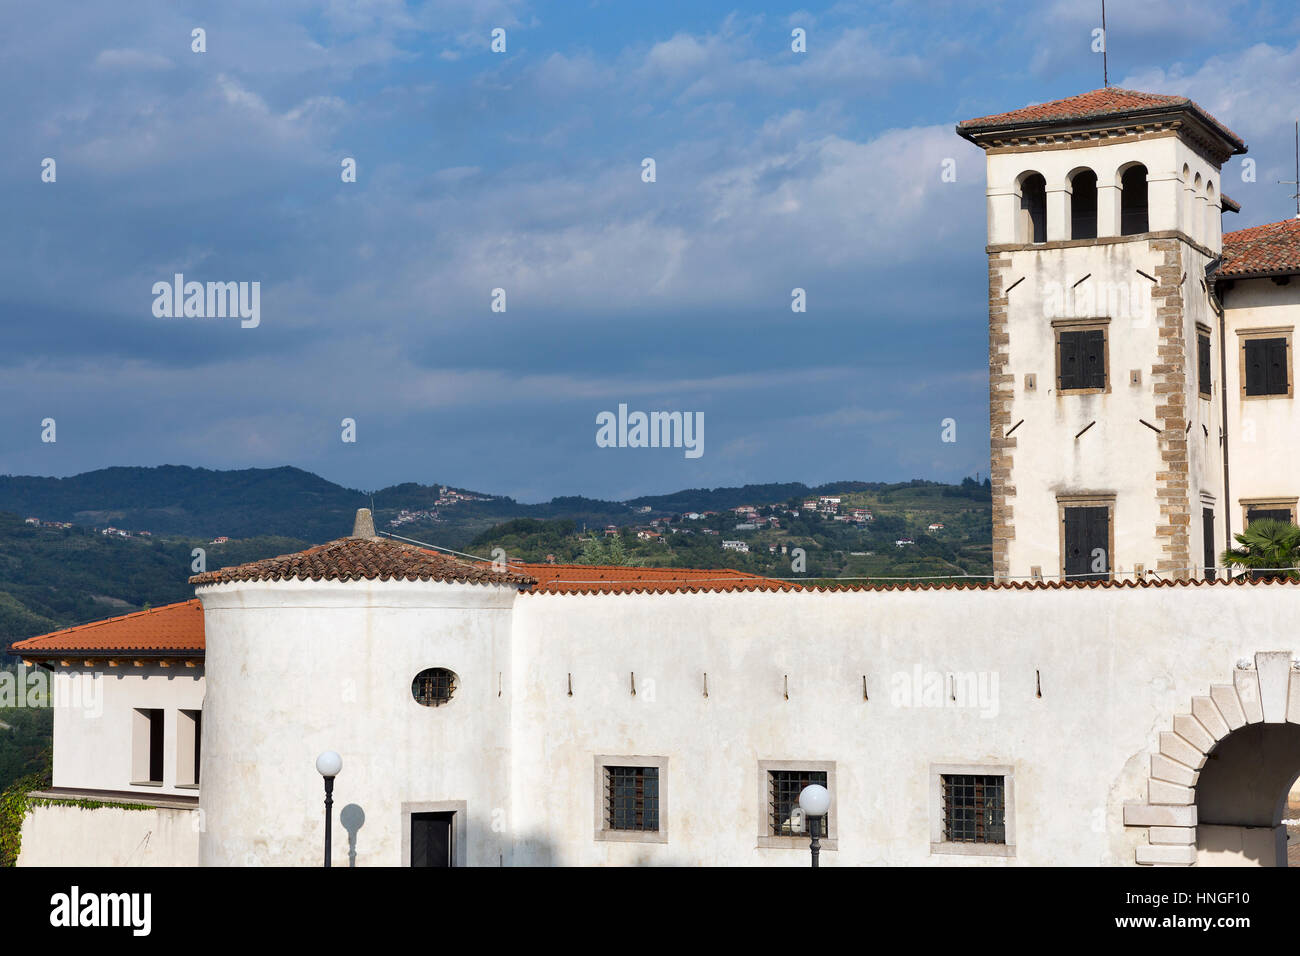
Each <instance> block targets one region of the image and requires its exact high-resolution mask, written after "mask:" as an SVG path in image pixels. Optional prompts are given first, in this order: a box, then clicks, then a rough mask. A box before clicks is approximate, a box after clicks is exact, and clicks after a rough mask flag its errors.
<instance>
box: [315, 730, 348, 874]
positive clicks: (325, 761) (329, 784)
mask: <svg viewBox="0 0 1300 956" xmlns="http://www.w3.org/2000/svg"><path fill="white" fill-rule="evenodd" d="M342 769H343V758H342V757H340V756H339V755H338V754H336V753H335V752H334V751H332V750H327V751H325V752H324V753H323V754H321V755H320V756H319V757H317V758H316V770H317V771H318V772H319V773H320V775H321V776H322V777H324V778H325V868H326V869H329V865H330V823H331V819H330V818H331V817H332V816H333V812H332V811H333V807H334V778H335V777H337V776H338V775H339V771H340V770H342Z"/></svg>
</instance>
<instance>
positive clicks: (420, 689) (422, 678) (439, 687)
mask: <svg viewBox="0 0 1300 956" xmlns="http://www.w3.org/2000/svg"><path fill="white" fill-rule="evenodd" d="M454 693H456V675H455V674H453V673H452V672H451V671H449V670H447V669H446V668H445V667H430V668H428V669H427V670H422V671H420V673H418V674H416V675H415V680H413V681H411V696H412V697H414V698H415V700H416V703H418V704H423V705H424V706H425V707H437V706H439V705H441V704H445V703H447V701H449V700H451V695H452V694H454Z"/></svg>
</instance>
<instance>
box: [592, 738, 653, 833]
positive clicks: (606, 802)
mask: <svg viewBox="0 0 1300 956" xmlns="http://www.w3.org/2000/svg"><path fill="white" fill-rule="evenodd" d="M667 790H668V758H667V757H616V756H598V757H597V758H596V794H595V796H596V833H595V836H596V839H597V840H601V841H611V842H620V841H621V842H625V843H667V842H668V793H667Z"/></svg>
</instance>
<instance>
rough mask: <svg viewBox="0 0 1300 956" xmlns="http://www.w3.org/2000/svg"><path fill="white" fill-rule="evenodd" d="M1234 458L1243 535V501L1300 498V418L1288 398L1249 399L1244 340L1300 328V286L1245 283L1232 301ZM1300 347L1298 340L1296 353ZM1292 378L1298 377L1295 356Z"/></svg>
mask: <svg viewBox="0 0 1300 956" xmlns="http://www.w3.org/2000/svg"><path fill="white" fill-rule="evenodd" d="M1226 300H1227V301H1226V302H1225V303H1224V318H1225V320H1226V322H1227V330H1228V336H1227V358H1228V396H1229V401H1228V416H1229V419H1228V420H1229V425H1230V427H1229V433H1228V434H1229V453H1230V461H1231V466H1232V489H1231V490H1232V497H1233V512H1232V526H1233V530H1234V531H1237V532H1239V531H1241V529H1242V523H1243V519H1242V513H1241V506H1240V501H1241V499H1242V498H1265V497H1270V496H1275V495H1276V496H1282V497H1292V496H1295V495H1297V494H1300V414H1297V410H1296V399H1294V398H1287V397H1286V396H1284V395H1283V396H1277V397H1270V398H1250V399H1247V398H1243V397H1242V387H1243V383H1242V381H1241V371H1240V368H1241V351H1240V350H1241V348H1242V343H1241V339H1240V338H1239V337H1238V335H1237V333H1238V332H1239V331H1241V330H1246V329H1255V328H1272V327H1274V326H1286V327H1291V328H1294V327H1295V326H1296V325H1298V324H1300V282H1297V281H1296V280H1294V279H1293V280H1292V281H1291V283H1290V284H1288V285H1285V286H1279V285H1276V284H1275V283H1274V282H1273V281H1272V280H1271V279H1246V280H1239V281H1237V282H1236V283H1235V284H1234V285H1233V288H1232V289H1231V290H1230V291H1229V292H1228V293H1227V295H1226ZM1297 344H1300V343H1298V342H1297V341H1296V340H1294V339H1293V341H1292V351H1293V352H1294V348H1295V346H1296V345H1297ZM1291 359H1292V362H1291V375H1292V377H1293V378H1294V376H1295V375H1296V374H1297V363H1296V361H1295V356H1294V354H1293V355H1292V356H1291Z"/></svg>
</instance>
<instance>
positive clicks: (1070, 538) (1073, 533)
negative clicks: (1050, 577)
mask: <svg viewBox="0 0 1300 956" xmlns="http://www.w3.org/2000/svg"><path fill="white" fill-rule="evenodd" d="M1086 510H1087V509H1086V508H1066V509H1065V519H1064V520H1065V576H1066V578H1067V579H1068V580H1073V579H1076V578H1080V577H1082V576H1083V575H1084V574H1086V573H1087V572H1088V562H1087V559H1086V555H1085V554H1084V551H1083V544H1084V541H1083V533H1084V525H1085V517H1084V512H1085V511H1086Z"/></svg>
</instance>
